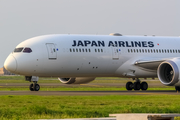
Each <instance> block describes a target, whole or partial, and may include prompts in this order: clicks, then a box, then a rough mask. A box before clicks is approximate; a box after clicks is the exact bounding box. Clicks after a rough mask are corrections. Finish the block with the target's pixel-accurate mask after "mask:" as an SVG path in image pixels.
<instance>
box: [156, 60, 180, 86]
mask: <svg viewBox="0 0 180 120" xmlns="http://www.w3.org/2000/svg"><path fill="white" fill-rule="evenodd" d="M157 74H158V78H159V80H160V81H161V83H163V84H164V85H167V86H175V84H176V83H178V82H179V79H180V59H171V60H168V61H165V62H162V63H161V64H160V65H159V67H158V70H157Z"/></svg>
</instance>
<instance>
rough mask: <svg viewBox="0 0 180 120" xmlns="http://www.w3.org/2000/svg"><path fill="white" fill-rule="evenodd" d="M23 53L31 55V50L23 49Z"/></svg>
mask: <svg viewBox="0 0 180 120" xmlns="http://www.w3.org/2000/svg"><path fill="white" fill-rule="evenodd" d="M23 52H24V53H31V52H32V50H31V48H24V50H23Z"/></svg>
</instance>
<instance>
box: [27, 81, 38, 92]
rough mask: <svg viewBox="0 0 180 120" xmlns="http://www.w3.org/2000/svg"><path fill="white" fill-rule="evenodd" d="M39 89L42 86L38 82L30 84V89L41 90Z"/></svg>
mask: <svg viewBox="0 0 180 120" xmlns="http://www.w3.org/2000/svg"><path fill="white" fill-rule="evenodd" d="M39 89H40V86H39V84H37V83H34V84H30V86H29V90H30V91H39Z"/></svg>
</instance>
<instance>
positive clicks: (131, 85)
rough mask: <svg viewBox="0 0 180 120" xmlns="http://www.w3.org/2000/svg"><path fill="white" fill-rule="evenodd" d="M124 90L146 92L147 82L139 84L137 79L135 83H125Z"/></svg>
mask: <svg viewBox="0 0 180 120" xmlns="http://www.w3.org/2000/svg"><path fill="white" fill-rule="evenodd" d="M126 89H127V90H132V89H134V90H140V89H141V90H147V89H148V84H147V82H141V81H140V80H139V79H138V78H137V79H136V82H134V83H132V82H127V83H126Z"/></svg>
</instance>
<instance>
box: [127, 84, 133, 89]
mask: <svg viewBox="0 0 180 120" xmlns="http://www.w3.org/2000/svg"><path fill="white" fill-rule="evenodd" d="M126 89H127V90H132V89H133V83H132V82H127V83H126Z"/></svg>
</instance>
